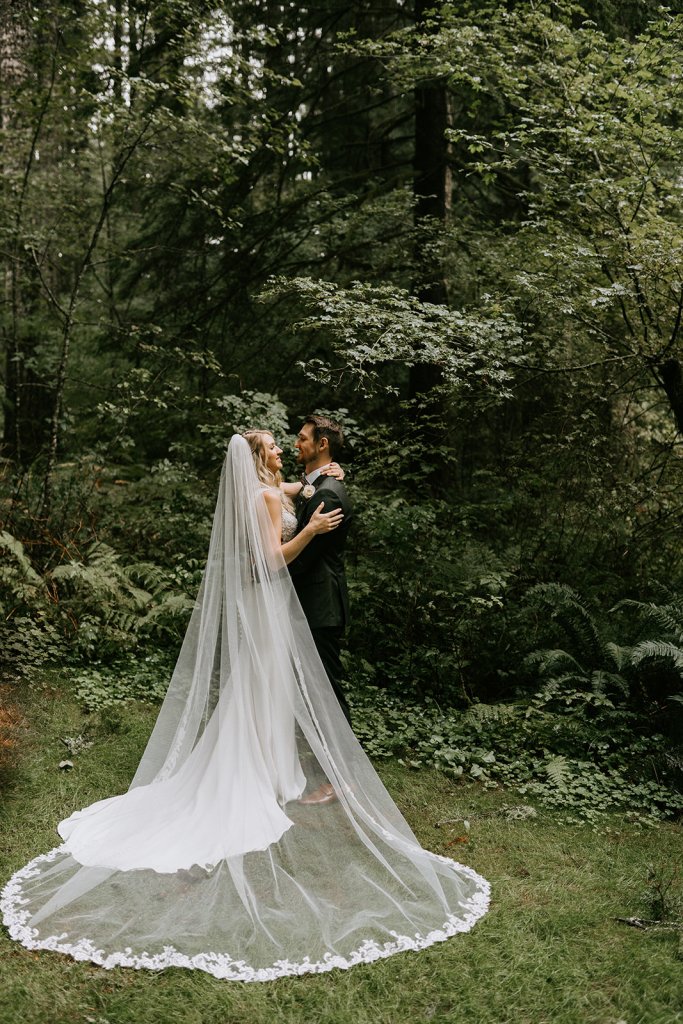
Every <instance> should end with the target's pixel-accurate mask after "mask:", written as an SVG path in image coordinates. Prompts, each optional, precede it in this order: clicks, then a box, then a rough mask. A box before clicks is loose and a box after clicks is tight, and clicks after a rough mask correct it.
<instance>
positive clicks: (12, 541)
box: [0, 530, 43, 587]
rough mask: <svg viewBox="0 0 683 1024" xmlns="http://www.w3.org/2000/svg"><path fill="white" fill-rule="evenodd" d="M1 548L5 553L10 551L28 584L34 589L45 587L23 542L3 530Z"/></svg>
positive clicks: (0, 535)
mask: <svg viewBox="0 0 683 1024" xmlns="http://www.w3.org/2000/svg"><path fill="white" fill-rule="evenodd" d="M0 548H4V550H5V551H8V552H9V553H10V554H11V555H12V556H13V557H14V561H15V563H16V565H17V567H18V568H19V569H20V570H21V573H22V575H23V577H24V581H25V582H26V583H30V584H31V585H32V586H34V587H42V586H43V580H42V578H41V576H40V575H39V574H38V573H37V572H36V570H35V569H34V568H33V566H32V565H31V562H30V561H29V559H28V557H27V555H26V552H25V551H24V545H23V544H22V543H21V541H19V540H17V538H16V537H13V536H12V534H11V533H8V532H7V531H6V530H2V531H1V532H0Z"/></svg>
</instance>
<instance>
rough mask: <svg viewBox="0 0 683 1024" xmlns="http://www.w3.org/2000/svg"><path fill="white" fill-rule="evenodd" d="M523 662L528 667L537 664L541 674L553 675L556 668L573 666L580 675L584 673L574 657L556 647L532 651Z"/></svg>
mask: <svg viewBox="0 0 683 1024" xmlns="http://www.w3.org/2000/svg"><path fill="white" fill-rule="evenodd" d="M524 664H525V665H527V666H528V667H529V668H533V667H534V666H537V667H538V671H539V674H540V675H541V676H546V675H548V676H549V675H553V674H554V673H555V671H556V670H557V669H558V668H574V669H575V670H576V671H577V672H578V673H579V674H580V675H583V674H585V670H584V669H583V667H582V666H581V665H580V664H579V662H578V661H577V660H576V658H574V657H573V656H572V655H571V654H568V653H567V651H562V650H557V649H552V650H539V651H532V653H531V654H529V655H528V656H527V657H526V658H525V659H524Z"/></svg>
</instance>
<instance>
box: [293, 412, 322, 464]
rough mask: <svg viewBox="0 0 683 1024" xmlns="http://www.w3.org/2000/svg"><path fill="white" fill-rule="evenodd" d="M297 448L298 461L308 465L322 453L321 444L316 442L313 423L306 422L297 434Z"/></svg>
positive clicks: (295, 444)
mask: <svg viewBox="0 0 683 1024" xmlns="http://www.w3.org/2000/svg"><path fill="white" fill-rule="evenodd" d="M294 447H295V448H296V452H297V455H296V461H297V462H298V463H300V464H301V465H302V466H307V465H308V464H309V463H311V462H315V460H316V459H317V458H318V455H319V454H320V446H319V445H318V444H316V442H315V440H314V437H313V424H312V423H304V424H303V426H302V428H301V430H300V431H299V433H298V434H297V438H296V441H295V442H294Z"/></svg>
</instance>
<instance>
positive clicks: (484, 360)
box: [262, 278, 525, 403]
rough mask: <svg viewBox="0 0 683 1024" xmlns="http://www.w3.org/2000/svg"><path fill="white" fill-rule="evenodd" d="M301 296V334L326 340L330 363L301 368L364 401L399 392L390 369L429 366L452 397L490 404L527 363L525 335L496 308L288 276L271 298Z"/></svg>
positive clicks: (314, 342) (312, 341)
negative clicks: (469, 396) (465, 395)
mask: <svg viewBox="0 0 683 1024" xmlns="http://www.w3.org/2000/svg"><path fill="white" fill-rule="evenodd" d="M282 297H289V298H292V297H294V298H295V299H296V302H297V305H298V306H300V307H301V310H302V311H303V313H304V314H305V315H304V316H303V317H301V318H300V319H297V320H296V322H295V323H294V325H293V326H294V329H295V330H296V331H299V332H302V333H303V334H304V335H305V336H307V338H308V344H309V346H310V347H313V348H316V347H318V344H319V339H320V337H321V336H322V337H323V338H325V340H326V342H327V343H328V345H327V346H326V347H328V348H329V349H330V356H329V357H328V358H326V359H311V358H310V357H308V358H306V360H305V361H303V362H302V363H301V368H302V369H303V370H304V372H305V373H306V374H307V375H308V376H310V377H311V378H312V379H313V380H315V381H319V382H322V383H323V384H333V385H334V386H335V387H338V386H339V385H340V384H341V383H342V382H344V383H346V384H347V385H348V384H350V385H351V386H352V387H354V388H357V389H358V390H359V391H360V393H361V394H362V395H363V396H368V395H371V394H372V393H373V392H376V391H377V390H381V391H384V392H386V391H388V392H389V393H393V394H396V393H397V388H396V387H395V386H393V385H391V384H388V383H387V368H389V367H391V366H392V365H393V366H396V365H398V366H401V367H407V368H410V367H414V366H416V365H418V364H420V363H427V364H430V365H432V366H435V367H438V368H439V370H440V371H441V374H442V380H443V384H442V386H443V388H444V389H445V390H446V392H447V393H448V394H449V395H459V394H460V393H461V392H462V391H465V392H466V391H475V393H477V394H478V393H479V392H483V393H484V394H485V395H486V398H487V400H488V402H489V403H490V402H491V401H492V400H499V399H502V398H506V397H509V396H510V390H509V385H510V381H511V378H512V371H513V369H514V368H515V367H519V366H523V365H524V363H525V351H524V344H523V339H522V336H521V330H520V327H519V325H518V324H517V323H516V322H515V319H514V317H512V316H511V315H510V314H509V313H507V312H505V311H504V310H502V309H501V308H500V306H497V305H495V304H491V305H490V306H483V307H482V308H481V309H479V310H477V311H476V312H475V313H467V312H462V311H459V310H456V309H450V308H447V307H446V306H438V305H435V304H433V303H426V302H421V301H420V300H419V299H417V298H415V297H414V296H411V295H409V294H408V293H407V292H405V291H403V290H402V289H399V288H397V287H396V286H395V285H384V286H378V285H368V284H363V283H361V282H360V281H354V282H353V283H352V284H351V286H350V287H348V288H342V287H340V286H339V285H337V284H335V283H333V282H330V281H319V280H312V279H311V278H294V279H287V278H280V279H277V280H274V281H272V282H270V285H269V287H268V289H267V290H265V291H264V292H263V293H262V298H263V299H264V300H265V299H270V300H272V299H281V298H282Z"/></svg>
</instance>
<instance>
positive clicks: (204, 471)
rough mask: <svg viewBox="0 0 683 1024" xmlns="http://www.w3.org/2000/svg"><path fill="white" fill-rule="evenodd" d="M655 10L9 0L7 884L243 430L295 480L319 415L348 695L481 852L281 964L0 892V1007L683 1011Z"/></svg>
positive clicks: (174, 573)
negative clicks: (344, 606)
mask: <svg viewBox="0 0 683 1024" xmlns="http://www.w3.org/2000/svg"><path fill="white" fill-rule="evenodd" d="M682 40H683V6H682V5H681V4H680V3H679V2H678V0H675V2H673V3H670V4H668V5H666V6H662V5H660V4H659V3H657V2H655V0H625V2H618V0H584V2H582V3H575V2H573V0H557V2H546V0H531V2H515V0H507V2H492V0H460V2H448V0H368V2H361V0H317V2H316V3H310V4H309V3H306V2H304V3H303V4H297V3H294V2H293V0H280V2H278V3H274V2H272V0H249V2H246V0H221V2H215V3H209V2H207V0H159V2H154V3H150V2H149V0H45V2H42V3H39V4H31V3H29V2H28V0H0V143H1V144H0V268H1V271H2V290H1V291H0V822H1V823H2V828H1V829H0V869H1V878H2V882H0V887H1V885H2V884H4V881H5V879H6V878H9V876H10V875H11V873H12V871H16V869H17V868H18V867H19V865H21V864H23V863H25V862H26V860H27V859H28V858H29V857H34V856H35V855H36V854H37V853H39V852H41V851H44V850H46V849H49V847H50V846H51V845H53V844H54V834H55V833H54V829H55V823H56V822H57V821H58V820H59V818H60V817H63V816H64V815H66V814H68V813H70V812H71V811H72V810H73V809H74V808H75V807H82V806H84V805H85V804H87V803H88V801H89V800H97V799H100V798H102V797H105V796H108V795H110V794H111V793H115V792H117V791H120V790H122V789H125V788H126V787H127V785H128V783H129V782H130V779H131V777H132V775H133V772H134V770H135V767H136V765H137V763H138V760H139V758H140V754H141V753H142V750H143V749H144V746H145V743H146V740H147V737H148V735H149V732H150V730H151V728H152V725H153V722H154V719H155V716H156V714H157V711H158V706H159V704H160V702H161V700H162V699H163V697H164V693H165V691H166V687H167V685H168V680H169V677H170V675H171V672H172V670H173V666H174V664H175V661H176V658H177V656H178V651H179V649H180V645H181V642H182V638H183V636H184V633H185V630H186V627H187V623H188V621H189V617H190V614H191V611H192V609H193V607H194V604H195V599H196V595H197V592H198V588H199V585H200V581H201V578H202V573H203V569H204V565H205V560H206V556H207V549H208V543H209V534H210V530H211V523H212V517H213V512H214V505H215V501H216V491H217V485H218V480H219V474H220V470H221V464H222V462H223V459H224V455H225V451H226V448H227V445H228V442H229V440H230V438H231V436H232V435H233V433H235V432H242V431H244V430H246V429H247V428H250V427H252V428H263V429H266V430H268V431H270V432H272V434H273V437H274V438H275V439H276V441H277V442H278V444H279V445H280V446H281V447H282V448H283V450H284V453H283V461H284V474H285V477H286V479H288V480H296V479H297V478H298V475H299V472H300V467H297V465H296V461H295V454H296V453H295V450H294V441H295V438H296V435H297V431H298V430H299V427H300V424H301V422H302V420H303V419H304V417H305V416H307V415H308V414H310V413H313V412H315V413H322V414H324V415H327V416H331V417H332V418H334V419H336V420H338V421H339V422H340V423H341V424H342V426H343V428H344V432H345V437H346V444H345V448H344V453H343V456H342V458H341V459H340V462H341V464H342V466H343V468H344V471H345V474H346V477H345V484H346V486H347V487H348V491H349V493H350V495H351V498H352V501H353V503H354V509H355V512H354V522H353V527H352V530H351V531H350V534H349V541H348V544H347V549H346V571H347V576H348V583H349V591H350V599H351V624H350V627H349V628H348V630H347V634H346V638H345V644H344V649H343V654H342V657H343V662H344V671H345V677H346V680H345V688H346V693H347V695H348V700H349V704H350V705H351V711H352V716H353V728H354V731H355V732H356V734H357V736H358V738H359V740H360V742H361V744H362V746H363V748H364V750H365V751H366V753H367V754H368V756H369V757H370V758H371V760H372V763H373V765H374V766H375V767H376V769H377V771H378V772H379V773H380V775H381V777H382V780H383V781H384V783H385V784H386V785H387V786H388V787H389V789H390V790H391V794H392V797H393V798H395V800H396V802H397V805H398V806H400V808H401V811H402V813H405V815H406V818H407V820H408V821H409V823H410V826H411V827H412V828H414V829H415V832H416V834H417V836H418V838H419V840H420V842H422V843H424V844H425V847H426V848H427V849H429V850H432V851H434V852H437V853H439V854H444V855H445V856H446V857H449V858H451V857H453V856H455V855H457V856H458V857H459V858H460V859H462V860H463V861H466V862H467V863H468V864H470V863H472V864H473V865H474V867H475V868H476V870H478V871H481V872H482V873H483V874H484V875H485V877H486V878H488V879H490V880H491V885H492V892H493V904H492V909H491V911H490V913H489V914H488V915H487V916H486V917H485V918H484V920H483V922H482V924H481V925H477V928H476V929H475V930H474V933H473V935H472V936H471V937H470V936H466V937H463V936H461V937H459V938H458V939H457V940H453V941H452V942H451V941H449V942H448V943H443V944H442V947H443V948H439V949H435V950H434V951H429V950H427V951H424V952H423V953H420V954H419V955H418V954H412V953H411V954H404V953H402V954H401V956H399V957H396V958H393V960H395V961H398V963H397V964H394V963H393V961H392V962H389V963H387V964H384V963H383V964H382V965H379V966H378V965H366V966H363V965H361V966H359V967H354V969H353V970H352V971H350V972H336V973H335V974H334V977H332V976H324V977H322V978H321V979H316V978H314V977H310V978H308V979H306V980H304V979H296V978H294V979H284V980H281V981H279V982H278V983H277V984H276V985H274V986H272V987H268V986H251V985H249V986H241V987H240V986H239V985H237V986H235V985H233V986H232V988H231V986H230V985H229V984H226V983H225V982H221V981H216V980H215V979H208V978H207V977H204V978H197V977H195V976H194V975H195V974H197V973H199V972H188V971H185V972H179V971H175V972H174V971H173V970H171V971H164V972H163V975H162V976H160V975H157V976H153V975H148V976H147V977H146V978H145V977H142V976H141V974H144V973H145V972H139V971H133V972H131V971H129V972H128V973H126V971H125V970H122V969H120V970H119V971H118V972H116V971H114V972H103V971H101V970H100V969H99V968H96V967H93V966H90V967H85V966H84V965H82V964H78V963H71V962H69V963H68V964H67V963H66V962H65V960H64V958H59V957H57V956H56V955H54V954H52V953H42V954H36V953H30V952H27V951H26V950H25V949H22V948H20V947H19V945H18V943H14V942H12V941H10V940H9V938H8V937H7V935H6V934H5V933H4V932H2V933H0V977H1V978H2V984H3V1000H2V1003H0V1021H1V1022H2V1024H18V1022H19V1021H21V1022H22V1024H26V1022H28V1024H73V1022H75V1021H78V1022H79V1024H81V1022H89V1024H140V1021H142V1020H144V1021H145V1022H148V1024H194V1022H196V1024H232V1022H233V1021H235V1022H236V1021H240V1022H242V1021H245V1020H249V1021H250V1022H253V1024H260V1022H262V1024H266V1022H268V1024H272V1022H273V1021H282V1022H283V1024H298V1022H300V1021H303V1020H316V1021H319V1022H320V1024H405V1021H407V1020H412V1021H415V1022H416V1024H426V1022H427V1021H439V1022H441V1024H455V1022H460V1021H463V1020H468V1021H471V1022H473V1024H503V1022H508V1021H509V1022H511V1024H512V1022H513V1021H514V1024H539V1022H540V1021H552V1022H553V1024H578V1022H581V1024H607V1022H609V1024H616V1022H617V1021H618V1024H626V1021H628V1022H629V1024H635V1022H640V1024H673V1022H674V1021H681V1020H683V1017H681V1011H680V1007H681V1005H683V1004H682V1002H681V988H680V959H681V956H683V946H682V945H681V941H682V940H683V931H682V930H683V889H682V887H681V879H682V878H683V861H682V860H681V847H680V829H681V812H682V811H683V786H682V782H683V172H682V168H683V42H682ZM319 813H322V812H319ZM1 902H2V901H1V899H0V903H1ZM634 915H636V916H634ZM627 926H630V927H627ZM646 933H649V934H646ZM461 939H462V940H463V941H462V942H461ZM458 943H460V944H458ZM104 975H107V977H104ZM181 975H184V977H181ZM188 975H190V977H189V978H188V977H187V976H188ZM309 982H310V984H309ZM297 986H298V987H297ZM238 989H240V991H238ZM245 989H246V990H248V991H245ZM255 990H259V991H258V992H257V991H255Z"/></svg>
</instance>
